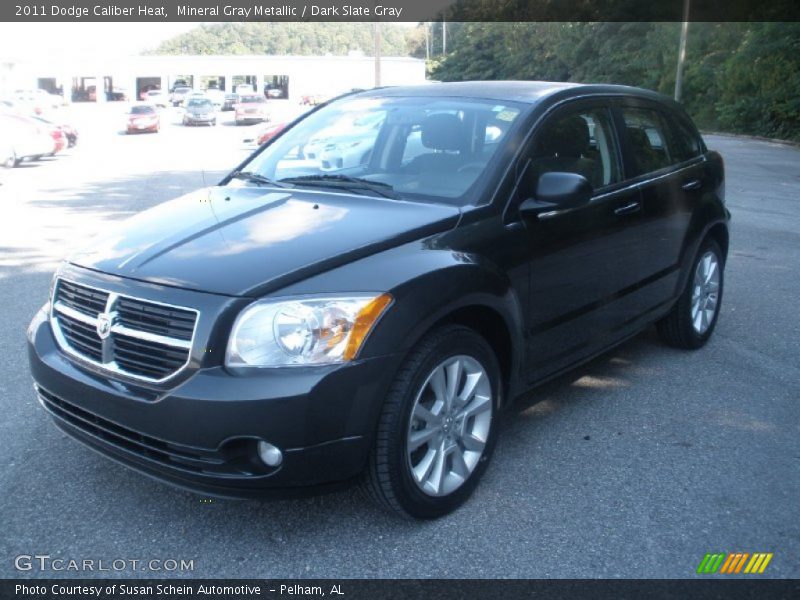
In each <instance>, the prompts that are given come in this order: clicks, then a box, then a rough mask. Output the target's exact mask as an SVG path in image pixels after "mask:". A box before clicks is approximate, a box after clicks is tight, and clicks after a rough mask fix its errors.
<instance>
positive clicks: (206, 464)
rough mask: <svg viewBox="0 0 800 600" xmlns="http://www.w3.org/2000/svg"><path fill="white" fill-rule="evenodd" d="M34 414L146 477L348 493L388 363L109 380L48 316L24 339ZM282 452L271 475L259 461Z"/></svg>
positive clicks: (238, 490) (365, 450)
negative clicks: (57, 333) (161, 380)
mask: <svg viewBox="0 0 800 600" xmlns="http://www.w3.org/2000/svg"><path fill="white" fill-rule="evenodd" d="M28 337H29V343H28V350H29V360H30V365H31V372H32V374H33V379H34V381H35V387H36V390H37V393H38V395H39V400H40V402H41V404H42V406H43V407H44V408H45V409H46V410H47V412H48V413H49V414H50V415H51V416H52V417H53V419H54V420H55V422H56V424H57V425H58V426H59V427H60V428H61V429H63V430H64V431H65V432H67V433H68V434H69V435H71V436H72V437H74V438H75V439H78V440H79V441H81V442H83V443H84V444H86V445H88V446H90V447H91V448H93V449H95V450H97V451H99V452H100V453H102V454H104V455H106V456H108V457H110V458H112V459H114V460H116V461H118V462H121V463H123V464H125V465H127V466H129V467H131V468H134V469H136V470H138V471H140V472H142V473H145V474H147V475H150V476H152V477H155V478H157V479H160V480H162V481H166V482H169V483H171V484H173V485H177V486H179V487H182V488H185V489H189V490H192V491H197V492H202V493H205V494H211V495H218V496H225V497H257V496H262V495H265V494H269V493H274V491H275V490H281V489H287V488H297V487H312V486H313V487H316V486H322V485H325V484H331V483H335V482H339V481H344V480H347V479H349V478H352V477H354V476H356V475H358V474H359V473H360V472H361V471H362V470H363V468H364V466H365V464H366V460H367V456H368V454H369V450H370V447H371V444H372V439H373V432H374V429H375V425H376V423H377V418H378V414H379V411H380V405H381V399H382V398H383V397H384V396H385V393H386V390H387V388H388V385H389V383H390V380H391V378H392V374H393V373H394V372H395V369H396V366H397V365H396V361H397V358H396V357H395V356H383V357H377V358H372V359H368V360H362V361H356V362H354V363H351V364H348V365H345V366H341V365H339V366H328V367H316V368H285V369H263V370H259V371H257V372H255V373H253V374H248V375H234V374H231V373H229V372H228V371H227V370H225V369H224V368H223V367H220V366H211V367H207V368H198V369H195V370H193V371H192V372H191V373H190V374H189V375H188V376H187V377H185V378H183V379H182V380H181V381H180V382H179V383H178V384H174V385H173V386H171V387H169V388H162V389H159V388H157V387H154V386H146V387H142V384H136V383H131V382H124V381H121V380H119V379H112V378H110V377H108V376H106V375H104V374H102V373H100V372H98V371H96V370H94V369H91V368H89V367H87V366H82V365H80V364H78V363H76V362H74V361H73V360H72V359H70V358H68V357H67V356H66V355H65V354H64V353H63V352H62V351H61V350H60V349H59V348H58V346H57V343H56V340H55V338H54V337H53V333H52V330H51V327H50V324H49V321H48V320H47V317H46V315H45V314H44V313H42V312H40V313H39V314H37V316H36V317H34V320H33V322H32V323H31V326H30V328H29V331H28ZM258 440H265V441H267V442H269V443H271V444H273V445H275V446H277V447H278V448H279V449H280V450H281V451H282V452H283V462H282V463H281V464H280V465H279V466H278V467H275V468H272V467H268V466H266V465H264V464H263V463H262V462H261V461H260V460H259V459H258V458H257V454H256V451H255V448H256V444H257V441H258Z"/></svg>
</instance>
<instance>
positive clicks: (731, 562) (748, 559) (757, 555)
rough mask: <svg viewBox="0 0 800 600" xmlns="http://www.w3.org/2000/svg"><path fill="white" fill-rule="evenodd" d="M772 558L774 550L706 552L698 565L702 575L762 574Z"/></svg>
mask: <svg viewBox="0 0 800 600" xmlns="http://www.w3.org/2000/svg"><path fill="white" fill-rule="evenodd" d="M771 560H772V552H754V553H752V554H750V553H749V552H730V553H728V554H706V555H705V556H704V557H703V560H701V561H700V564H699V565H698V566H697V572H698V573H699V574H701V575H714V574H717V575H735V574H737V573H742V574H748V575H756V574H761V573H763V572H764V570H765V569H766V568H767V565H768V564H769V561H771Z"/></svg>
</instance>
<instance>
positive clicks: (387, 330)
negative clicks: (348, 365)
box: [282, 240, 524, 379]
mask: <svg viewBox="0 0 800 600" xmlns="http://www.w3.org/2000/svg"><path fill="white" fill-rule="evenodd" d="M358 291H372V292H389V293H391V294H392V296H393V298H394V302H393V303H392V305H391V306H390V307H389V308H388V309H387V310H386V312H385V313H384V315H383V316H382V317H381V319H380V320H379V321H378V323H377V324H376V325H375V328H374V329H373V331H372V332H371V333H370V335H369V337H368V339H367V340H366V342H365V344H364V347H363V348H362V350H361V353H360V355H359V357H360V358H371V357H375V356H382V355H387V354H393V353H398V352H400V353H406V352H408V351H409V350H410V349H411V348H412V347H414V345H415V344H417V342H419V340H420V339H421V338H422V337H423V336H424V335H425V334H426V333H427V332H428V331H430V330H431V329H432V328H433V327H435V326H436V325H437V324H438V323H441V322H443V321H445V320H447V319H448V317H449V316H451V315H453V313H455V312H456V311H460V310H462V309H467V308H483V309H488V310H491V311H493V312H494V313H496V314H497V316H499V317H500V319H502V322H503V323H504V325H505V328H506V330H507V331H506V333H507V334H508V337H509V339H510V341H511V375H512V379H513V378H514V375H515V374H516V373H518V370H519V362H520V359H521V356H522V354H523V351H522V349H523V348H524V345H523V331H524V321H523V319H524V310H523V307H522V303H521V301H520V299H519V297H518V295H517V293H516V291H515V289H514V286H513V285H512V282H511V280H510V279H509V277H508V275H507V274H506V273H505V272H504V271H503V270H502V269H500V268H498V267H497V265H495V264H494V263H492V262H491V261H488V260H486V259H485V258H484V257H481V256H480V255H476V254H471V253H465V252H459V251H455V250H450V249H446V248H439V247H436V245H435V244H432V243H431V242H430V240H428V241H419V242H413V243H409V244H405V245H403V246H399V247H397V248H393V249H391V250H387V251H384V252H381V253H378V254H375V255H372V256H369V257H367V258H363V259H361V260H358V261H355V262H353V263H350V264H347V265H344V266H342V267H339V268H337V269H333V270H331V271H328V272H326V273H323V274H320V275H318V276H316V277H312V278H310V279H307V280H305V281H303V282H300V283H298V284H296V285H293V286H291V287H289V288H286V289H285V290H282V292H283V293H286V294H311V293H313V294H321V293H342V292H358Z"/></svg>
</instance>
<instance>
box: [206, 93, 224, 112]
mask: <svg viewBox="0 0 800 600" xmlns="http://www.w3.org/2000/svg"><path fill="white" fill-rule="evenodd" d="M206 98H208V99H209V100H211V104H213V105H214V108H215V109H217V110H220V109H221V108H222V105H223V104H225V92H223V91H222V90H218V89H215V88H212V89H210V90H206Z"/></svg>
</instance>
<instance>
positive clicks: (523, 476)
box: [0, 106, 800, 578]
mask: <svg viewBox="0 0 800 600" xmlns="http://www.w3.org/2000/svg"><path fill="white" fill-rule="evenodd" d="M119 110H120V109H119V108H117V107H113V106H106V107H93V106H89V107H79V108H75V109H73V114H72V115H71V116H70V118H72V119H73V120H74V121H76V122H77V123H78V125H79V127H80V128H81V139H80V141H79V144H78V146H77V147H76V148H75V149H73V150H70V151H69V152H67V153H65V154H64V155H63V156H58V157H56V158H53V159H46V160H43V161H41V162H39V163H31V164H25V165H23V166H21V167H19V168H17V169H13V170H6V171H0V183H1V184H2V185H0V207H2V217H0V308H1V309H0V339H2V348H3V350H4V358H3V360H2V361H0V389H1V391H2V393H0V407H2V408H1V409H0V414H2V416H3V418H2V419H0V440H2V443H3V450H2V452H0V489H1V490H2V492H3V493H2V495H0V532H1V533H0V577H17V576H26V575H27V576H40V577H64V576H66V577H79V576H126V577H154V576H155V577H161V576H170V577H183V576H193V577H206V578H210V577H257V578H262V577H263V578H295V577H325V578H342V577H481V578H483V577H485V578H492V577H523V578H555V577H568V578H572V577H634V578H638V577H658V578H660V577H668V578H669V577H692V576H694V572H695V569H696V568H697V565H698V564H699V562H700V561H701V559H702V558H703V556H704V555H705V554H706V553H709V552H713V553H727V552H772V553H774V558H773V559H772V562H771V563H770V564H769V566H768V568H767V570H766V572H765V574H764V576H769V577H800V502H799V501H798V498H800V469H799V468H798V467H799V466H800V436H798V431H800V430H799V429H798V426H799V425H800V418H799V417H800V360H799V358H800V341H798V340H800V327H799V326H798V325H799V324H800V317H798V299H800V277H798V275H797V268H798V257H800V150H798V149H797V148H794V147H791V146H787V145H782V144H777V143H770V142H763V141H756V140H749V139H742V138H734V137H723V136H707V138H706V139H707V142H708V144H709V146H710V147H712V148H714V149H717V150H719V151H720V152H721V153H722V154H723V156H724V157H725V165H726V169H727V196H728V206H729V208H730V210H731V212H732V213H733V221H732V230H731V249H730V256H729V262H728V265H727V271H726V275H727V281H726V289H725V296H724V299H723V302H722V313H721V317H720V321H719V323H718V326H717V329H716V332H715V334H714V337H713V339H712V340H711V342H710V343H709V344H708V346H706V347H705V348H704V349H702V350H700V351H697V352H682V351H678V350H674V349H671V348H668V347H666V346H665V345H663V344H662V343H661V342H660V341H659V340H658V338H657V337H656V335H655V334H654V332H653V331H647V332H644V333H642V334H641V335H640V336H638V337H637V338H635V339H633V340H631V341H629V342H628V343H626V344H624V345H623V346H621V347H619V348H617V349H616V350H614V351H612V352H610V353H608V354H606V355H604V356H602V357H600V358H598V359H597V360H595V361H593V362H592V363H590V364H588V365H586V366H584V367H582V368H580V369H579V370H577V371H575V372H572V373H570V374H568V375H566V376H564V377H561V378H560V379H558V380H556V381H553V382H551V383H549V384H547V385H545V386H544V387H541V388H539V389H538V390H536V391H535V392H533V393H531V394H529V395H527V396H526V397H524V398H521V399H519V401H518V402H517V403H516V404H515V406H514V407H513V408H512V409H511V410H510V411H508V412H507V413H506V414H505V415H504V416H503V417H502V419H501V423H500V427H501V429H500V437H499V442H498V445H497V449H496V452H495V454H494V458H493V461H492V464H491V465H490V467H489V469H488V470H487V472H486V474H485V476H484V479H483V480H482V482H481V484H480V485H479V486H478V489H477V490H476V492H475V494H474V495H473V497H472V498H471V499H470V500H469V502H467V504H465V505H464V506H463V507H462V508H461V509H460V510H458V511H457V512H455V513H454V514H452V515H450V516H448V517H445V518H443V519H440V520H438V521H434V522H410V521H405V520H401V519H399V518H396V517H394V516H391V515H388V514H386V513H384V512H382V511H381V510H379V509H377V508H374V507H373V506H372V505H370V504H369V503H368V502H367V501H365V500H363V499H362V498H361V496H360V495H359V494H358V493H357V492H356V491H355V490H343V491H338V492H335V493H331V494H327V495H323V496H318V497H312V498H306V499H297V500H280V501H276V500H273V501H264V502H260V501H233V500H231V501H226V500H212V501H209V500H208V499H205V498H203V497H201V496H197V495H193V494H190V493H187V492H183V491H178V490H175V489H173V488H171V487H168V486H166V485H164V484H161V483H158V482H155V481H151V480H150V479H147V478H145V477H143V476H141V475H139V474H137V473H134V472H132V471H129V470H127V469H124V468H122V467H120V466H118V465H116V464H114V463H112V462H111V461H109V460H107V459H105V458H103V457H101V456H99V455H97V454H95V453H93V452H92V451H90V450H88V449H86V448H85V447H83V446H82V445H80V444H78V443H76V442H74V441H73V440H71V439H69V438H68V437H67V436H66V435H65V434H63V433H61V432H60V431H59V430H58V429H57V428H56V427H55V426H54V425H53V424H52V423H51V422H50V419H49V418H48V417H47V416H46V414H45V413H44V411H43V410H42V409H41V408H40V407H39V405H38V403H37V401H36V399H35V396H34V393H33V390H32V388H31V378H30V375H29V373H28V366H27V357H26V351H25V329H26V327H27V325H28V322H29V321H30V319H31V317H32V316H33V314H34V313H35V312H36V310H37V309H38V308H39V306H40V305H41V304H42V303H44V301H45V299H46V296H47V291H48V287H49V284H50V278H51V273H52V271H53V269H54V267H55V265H56V264H57V263H58V261H59V260H60V259H61V257H63V256H64V255H65V254H68V252H69V250H70V249H71V248H74V247H76V246H79V245H80V244H81V243H83V242H84V241H85V240H86V239H87V238H88V237H89V236H91V235H92V234H93V233H96V232H97V231H101V230H102V229H103V228H104V227H107V226H109V225H110V224H112V223H113V222H114V221H116V220H118V219H121V218H124V217H126V216H128V215H131V214H134V213H136V212H138V211H140V210H143V209H145V208H147V207H150V206H153V205H156V204H158V203H160V202H163V201H165V200H167V199H169V198H171V197H174V196H177V195H179V194H181V193H183V192H188V191H190V190H192V189H194V188H197V187H201V186H202V185H203V184H204V183H212V182H213V181H216V180H217V179H218V178H219V177H220V175H221V174H222V173H223V172H224V171H225V169H228V168H230V167H232V166H234V165H235V164H237V163H238V162H239V160H241V159H242V158H243V157H244V156H246V154H247V152H248V149H247V147H245V146H244V145H243V144H242V142H241V140H242V138H243V137H245V131H244V129H243V128H237V127H234V126H232V125H230V124H229V123H223V124H221V125H218V126H217V127H215V128H207V129H203V128H183V127H181V126H179V125H178V121H179V115H178V114H177V113H176V112H175V111H173V110H169V111H167V113H165V116H164V118H165V124H166V125H165V127H163V129H162V132H161V133H159V134H155V135H149V136H148V135H137V136H125V135H121V134H119V131H118V130H119V128H120V126H121V123H122V120H121V119H122V117H121V115H120V114H118V113H119ZM37 554H38V555H49V556H51V558H60V559H67V560H69V559H75V560H79V561H83V560H84V559H90V560H95V561H99V560H103V561H104V564H105V565H106V566H109V565H110V564H111V561H113V560H120V559H122V560H125V561H127V564H128V566H126V567H125V568H124V569H123V570H120V571H114V570H111V571H105V572H99V571H97V570H95V571H89V572H81V571H63V570H62V571H53V570H46V571H44V572H39V570H38V569H33V570H31V571H19V570H17V569H16V568H15V557H17V556H20V555H37ZM151 559H156V560H161V561H163V560H169V559H173V560H177V561H180V560H191V561H193V569H192V570H185V571H176V572H172V571H166V570H164V567H163V563H161V564H162V570H161V571H152V570H149V568H148V567H147V564H146V561H149V560H151ZM131 560H140V561H143V562H144V563H145V564H144V565H142V564H141V563H139V564H138V565H139V566H138V567H137V568H135V569H134V568H132V567H130V561H131ZM64 564H68V563H64ZM97 564H98V563H95V565H97ZM117 564H120V563H117ZM168 564H170V565H171V563H168ZM23 565H24V561H23ZM143 567H144V569H143Z"/></svg>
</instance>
